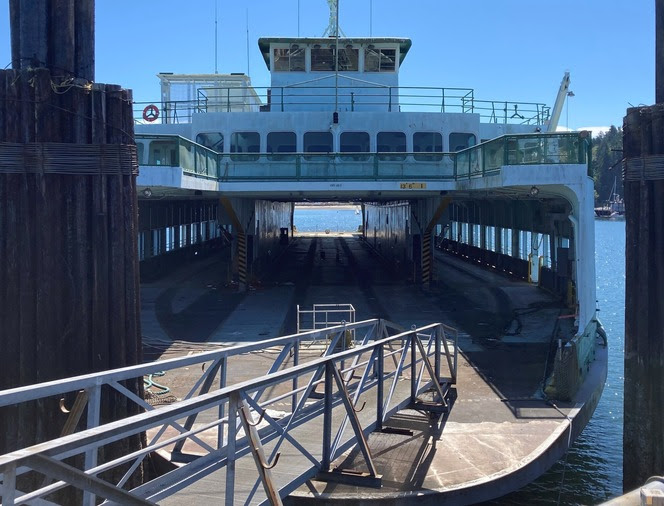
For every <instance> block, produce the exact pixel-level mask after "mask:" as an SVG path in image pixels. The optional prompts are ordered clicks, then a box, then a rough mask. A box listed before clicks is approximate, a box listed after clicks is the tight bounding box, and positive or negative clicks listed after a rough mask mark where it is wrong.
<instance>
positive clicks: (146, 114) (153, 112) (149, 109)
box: [143, 104, 159, 123]
mask: <svg viewBox="0 0 664 506" xmlns="http://www.w3.org/2000/svg"><path fill="white" fill-rule="evenodd" d="M158 117H159V107H157V106H156V105H154V104H150V105H148V106H145V109H143V119H144V120H145V121H149V122H150V123H152V122H153V121H157V118H158Z"/></svg>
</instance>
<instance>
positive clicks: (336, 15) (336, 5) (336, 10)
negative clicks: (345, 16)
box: [328, 0, 339, 117]
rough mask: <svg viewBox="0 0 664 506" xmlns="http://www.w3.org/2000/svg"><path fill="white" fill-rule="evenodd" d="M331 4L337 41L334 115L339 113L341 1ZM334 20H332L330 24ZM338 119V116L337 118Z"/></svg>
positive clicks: (335, 49) (334, 0)
mask: <svg viewBox="0 0 664 506" xmlns="http://www.w3.org/2000/svg"><path fill="white" fill-rule="evenodd" d="M328 2H329V4H330V13H331V9H332V4H334V21H335V25H336V26H335V30H334V37H335V39H336V41H335V45H336V47H335V48H334V113H335V114H338V112H339V0H328ZM331 22H332V20H330V23H331ZM337 117H338V116H337Z"/></svg>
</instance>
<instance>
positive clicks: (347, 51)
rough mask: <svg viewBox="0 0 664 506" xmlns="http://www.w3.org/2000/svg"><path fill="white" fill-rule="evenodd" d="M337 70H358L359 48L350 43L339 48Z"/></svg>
mask: <svg viewBox="0 0 664 506" xmlns="http://www.w3.org/2000/svg"><path fill="white" fill-rule="evenodd" d="M339 70H340V71H341V72H356V71H358V70H360V50H359V49H357V48H354V47H353V46H351V45H350V44H349V45H347V46H346V47H344V48H342V47H340V48H339Z"/></svg>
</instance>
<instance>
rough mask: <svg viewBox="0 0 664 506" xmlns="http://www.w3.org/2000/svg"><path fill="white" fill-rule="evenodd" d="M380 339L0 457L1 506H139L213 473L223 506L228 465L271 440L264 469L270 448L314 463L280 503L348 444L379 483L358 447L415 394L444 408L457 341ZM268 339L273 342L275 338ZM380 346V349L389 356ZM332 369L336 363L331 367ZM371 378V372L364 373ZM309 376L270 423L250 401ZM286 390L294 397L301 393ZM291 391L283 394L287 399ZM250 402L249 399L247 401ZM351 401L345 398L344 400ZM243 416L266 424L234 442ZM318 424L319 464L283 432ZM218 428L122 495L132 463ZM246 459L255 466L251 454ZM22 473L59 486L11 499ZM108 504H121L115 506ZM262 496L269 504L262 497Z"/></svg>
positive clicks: (417, 336)
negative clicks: (221, 478)
mask: <svg viewBox="0 0 664 506" xmlns="http://www.w3.org/2000/svg"><path fill="white" fill-rule="evenodd" d="M374 321H375V320H374ZM360 323H361V322H360ZM358 324H359V323H358ZM345 327H346V326H341V329H340V331H339V332H337V335H336V337H335V339H334V340H333V342H332V343H331V344H330V346H331V348H332V349H333V347H334V345H335V344H336V341H338V340H339V339H340V338H341V337H342V336H343V335H344V333H345ZM336 330H339V328H338V327H337V328H336ZM330 331H331V329H324V330H321V331H320V332H325V333H328V334H329V333H330ZM381 332H382V333H381V334H380V335H376V336H374V339H375V338H376V337H378V339H375V340H374V341H373V342H371V343H369V342H364V343H363V344H361V345H359V346H357V347H355V348H354V349H351V350H347V351H342V352H338V353H331V354H330V355H328V356H325V357H322V358H318V359H314V360H313V361H311V362H308V363H304V364H298V365H295V366H292V367H288V368H285V369H282V370H277V371H273V372H270V373H268V374H266V375H264V376H261V377H258V378H254V379H251V380H246V381H241V382H239V383H237V384H235V385H231V386H226V387H223V388H220V389H218V390H216V391H213V392H208V393H205V394H202V395H199V396H197V397H195V398H191V399H186V400H183V401H180V402H177V403H174V404H172V405H170V406H166V407H162V408H160V409H155V410H152V411H149V412H145V413H141V414H138V415H134V416H131V417H128V418H125V419H123V420H118V421H115V422H111V423H108V424H105V425H102V426H99V427H97V428H92V429H87V430H84V431H82V432H79V433H76V434H73V435H70V436H66V437H62V438H59V439H56V440H53V441H49V442H46V443H42V444H39V445H36V446H33V447H30V448H26V449H22V450H19V451H16V452H13V453H9V454H6V455H4V456H0V472H2V473H3V485H2V489H0V490H2V494H3V504H6V505H12V504H14V503H15V501H19V502H23V501H27V500H32V499H37V498H40V497H44V496H47V495H48V494H50V493H52V492H53V491H55V490H58V489H60V488H63V487H64V486H67V485H72V486H74V487H76V488H79V489H82V490H84V491H85V492H86V493H87V496H86V497H87V498H88V500H89V501H90V504H94V497H93V495H95V494H96V495H98V496H100V497H104V498H107V499H111V500H114V501H118V500H120V501H124V502H127V501H129V502H127V503H134V504H146V502H145V501H146V500H148V499H149V500H158V499H160V498H162V497H165V496H168V495H171V494H172V493H174V492H176V491H178V490H181V489H182V488H184V487H185V486H186V485H187V484H188V483H189V482H190V481H191V480H194V479H200V478H202V477H203V476H205V475H207V474H209V473H211V472H213V471H214V470H216V469H219V468H221V467H226V468H227V471H226V489H225V492H226V503H227V504H232V501H233V497H234V494H233V490H234V485H235V472H234V469H235V461H236V460H237V459H238V458H240V457H241V456H243V455H246V454H248V453H249V452H250V451H252V452H253V451H254V450H255V449H256V448H261V449H262V448H263V444H264V443H266V442H268V441H272V440H274V439H275V438H279V439H278V442H277V444H276V446H275V447H274V448H273V454H272V456H271V457H270V459H269V462H272V463H275V458H277V457H276V456H275V455H276V452H277V450H278V448H279V446H280V444H281V443H282V442H283V441H286V440H287V441H289V442H291V443H292V444H294V445H295V447H296V448H297V449H298V450H299V451H300V453H301V454H302V455H303V456H304V457H306V458H307V459H308V460H309V461H311V462H312V463H315V464H314V465H313V466H311V467H310V468H309V469H308V471H306V472H304V473H302V474H301V475H299V476H297V477H296V478H295V479H293V481H291V482H290V483H289V484H287V485H286V486H284V487H283V488H282V489H281V490H280V491H279V493H280V494H282V495H283V494H286V493H288V492H289V491H290V490H292V489H293V487H294V486H297V485H298V484H299V483H301V482H302V481H303V480H304V479H306V478H308V477H311V476H313V474H315V473H317V472H323V474H324V473H326V472H327V473H329V472H330V466H331V463H332V461H333V459H334V458H336V457H337V456H338V455H340V454H341V452H343V451H345V449H348V448H350V447H351V446H352V445H354V444H357V445H358V446H359V448H360V450H361V452H362V454H363V456H364V458H365V461H366V463H367V465H368V467H369V469H370V475H371V477H372V478H373V479H377V480H379V479H380V477H379V476H378V475H377V471H376V469H375V466H374V465H373V462H372V458H371V454H370V451H369V449H368V446H367V444H366V440H365V437H366V435H367V434H368V433H369V432H371V430H373V429H374V428H376V427H378V428H380V427H381V426H382V423H383V422H384V420H385V419H386V418H387V417H388V416H389V415H390V414H391V413H393V412H395V411H396V410H398V409H399V408H400V407H402V406H404V405H406V404H407V403H408V402H417V401H418V397H417V396H418V395H421V394H422V393H423V392H425V391H428V390H431V391H432V392H434V394H433V395H434V396H436V395H437V396H438V397H437V399H438V401H437V402H438V405H439V406H441V407H445V408H447V409H449V407H450V405H449V400H448V393H449V391H448V390H447V389H448V388H449V387H450V386H452V385H453V384H454V383H455V382H456V374H457V371H456V369H457V338H458V335H457V333H456V331H455V330H454V329H452V328H450V327H447V326H445V325H442V324H431V325H427V326H424V327H421V328H412V329H411V330H408V331H406V332H403V333H399V334H396V335H393V336H387V335H386V333H385V332H386V330H385V326H382V328H381ZM448 333H451V334H452V346H453V350H450V343H449V342H448V340H449V339H448ZM291 337H292V336H291ZM427 338H428V339H427ZM277 340H279V338H277ZM269 341H271V342H274V341H275V340H269ZM394 344H397V345H399V346H400V347H398V348H397V350H396V351H394V350H393V349H392V346H393V345H394ZM432 347H433V348H434V351H433V353H432V352H431V349H432ZM388 348H389V350H390V352H389V353H388ZM395 354H400V355H401V358H400V360H399V363H398V367H397V368H396V369H395V370H393V371H387V370H385V368H384V366H385V359H386V357H388V356H392V355H394V356H396V355H395ZM431 355H433V357H434V360H433V364H432V363H431V361H430V360H429V357H430V356H431ZM367 356H368V357H369V358H368V360H365V361H363V362H361V363H360V359H361V358H362V357H367ZM408 357H410V361H407V358H408ZM349 360H353V365H352V366H351V367H349V368H345V367H344V365H343V364H344V362H345V361H349ZM338 364H340V367H339V366H338ZM443 365H446V366H447V369H448V373H449V376H448V377H445V378H444V379H443V377H442V376H441V368H442V366H443ZM361 367H364V372H363V374H362V378H361V380H359V381H357V382H355V383H353V381H352V380H353V378H352V373H353V371H354V370H355V369H358V368H361ZM406 370H408V371H409V372H410V378H409V379H410V382H409V383H410V396H408V395H405V397H406V398H405V399H403V400H401V402H398V403H397V404H396V405H394V406H392V405H391V400H392V396H393V394H394V392H395V386H396V385H397V383H399V382H398V379H399V377H400V376H401V374H402V373H403V372H404V371H406ZM425 371H426V373H427V374H428V376H429V378H430V379H429V380H428V381H426V382H425V381H423V375H424V373H425ZM372 372H373V374H371V373H372ZM311 373H313V375H312V376H311V378H310V379H309V382H308V384H307V386H306V387H305V388H304V391H303V392H302V394H301V395H299V396H297V397H298V400H297V406H296V407H295V408H294V409H293V411H292V413H291V414H290V415H288V416H286V417H284V418H282V419H281V420H280V421H279V422H277V421H275V420H274V419H272V418H271V417H269V415H267V414H266V413H265V407H264V406H265V405H268V404H270V403H272V402H274V399H270V400H264V401H262V402H260V400H259V398H258V397H259V395H258V393H259V392H260V393H261V394H262V393H263V392H265V391H266V390H267V389H268V387H276V386H277V385H279V384H283V383H288V382H290V381H293V382H294V383H293V384H294V385H296V380H297V379H298V378H299V377H301V376H303V375H304V376H306V375H309V374H311ZM390 378H393V381H392V386H391V388H390V393H389V395H388V396H387V397H385V396H384V388H383V385H384V383H385V381H386V380H388V379H390ZM441 381H442V383H441ZM321 382H322V384H324V386H325V393H326V395H325V397H324V398H323V399H322V400H321V401H318V403H314V404H315V405H311V403H310V402H309V397H310V394H311V393H312V392H313V390H314V388H315V385H316V384H317V383H321ZM334 384H336V385H337V388H338V393H337V394H336V395H333V394H332V386H333V385H334ZM443 385H445V386H443ZM373 387H376V389H377V390H376V392H377V395H376V413H375V416H374V415H373V414H371V415H368V416H369V419H366V417H365V418H363V419H362V421H360V418H359V417H358V415H357V412H356V411H357V410H356V409H355V407H354V404H355V403H356V402H357V401H358V399H359V397H360V395H362V394H363V393H366V392H367V391H368V390H369V389H370V388H373ZM353 388H354V390H353ZM295 390H300V391H302V389H295ZM353 392H354V394H353ZM436 392H437V394H436ZM292 393H293V392H288V394H292ZM252 394H256V395H254V396H252ZM351 394H353V399H352V400H351ZM296 395H297V394H296ZM278 397H279V396H278ZM281 397H283V395H282V396H281ZM227 402H228V403H230V404H229V415H222V414H220V415H219V417H218V419H215V420H214V421H213V422H210V423H207V424H205V425H204V426H203V427H197V428H196V429H193V430H191V429H190V430H188V431H185V432H182V433H180V434H179V435H177V436H175V437H171V438H170V439H168V440H166V441H158V437H155V438H154V439H153V440H152V441H150V442H149V443H148V445H147V446H146V447H145V448H143V449H141V450H138V451H135V452H133V453H131V454H128V455H124V456H122V457H120V458H118V459H115V460H114V461H111V462H107V463H105V464H103V465H100V466H97V465H96V463H95V464H94V465H89V463H88V462H87V460H86V464H85V467H84V470H83V471H81V470H78V469H76V468H74V467H71V466H68V465H66V464H64V463H63V462H61V461H62V460H63V459H66V458H69V457H72V456H75V455H79V454H87V453H88V452H90V451H93V452H95V453H96V452H97V451H98V450H99V449H100V448H101V447H102V446H105V445H107V444H110V443H112V442H115V441H118V440H121V439H123V438H126V437H130V436H132V435H135V434H137V433H140V432H144V431H146V430H148V429H150V428H156V427H159V426H165V424H171V425H172V424H173V423H175V422H176V421H177V420H179V419H182V418H184V417H187V416H192V415H195V414H196V413H199V412H202V411H205V410H210V409H212V408H215V407H219V406H221V405H223V404H224V403H227ZM335 406H337V408H340V407H341V406H343V408H344V410H345V420H349V421H350V425H351V426H352V428H353V432H354V437H351V438H350V439H347V440H344V439H343V437H342V435H343V428H344V427H345V423H346V422H345V421H344V423H343V425H342V427H341V428H340V429H339V431H338V433H337V437H335V438H334V440H333V439H332V433H331V423H330V422H331V416H332V410H333V409H335ZM321 407H322V411H321V409H320V408H321ZM252 410H253V411H254V412H256V413H258V414H260V416H261V418H262V417H263V416H265V418H266V420H267V421H268V426H267V427H265V428H264V429H261V430H260V431H259V430H255V431H254V430H253V429H252V430H250V431H249V434H245V437H243V438H239V436H238V432H237V430H238V427H239V426H240V424H242V425H243V426H244V427H252V426H253V425H255V423H254V422H253V415H251V411H252ZM342 412H343V411H342ZM319 416H322V417H323V443H324V444H323V450H322V451H323V453H322V456H321V457H320V458H318V457H316V456H314V455H312V453H311V452H310V451H308V450H306V449H305V448H304V447H303V446H302V445H301V444H300V443H299V442H298V441H296V440H295V439H294V437H293V435H292V434H290V432H289V431H290V429H292V428H294V427H296V426H300V425H302V424H303V423H309V422H311V421H312V420H314V419H316V418H317V417H319ZM361 423H362V424H363V425H364V426H362V425H361ZM221 424H227V425H228V431H229V437H228V440H227V442H226V444H225V445H219V447H218V448H217V449H212V448H210V449H209V450H208V454H207V455H205V456H202V457H200V458H199V459H197V460H195V461H193V462H190V463H187V464H185V465H183V466H182V467H180V468H177V469H175V470H173V471H171V472H169V473H167V474H165V475H163V476H161V477H160V478H157V479H155V480H152V481H151V482H148V483H147V484H144V485H141V486H139V487H137V488H135V489H133V490H132V491H130V492H127V491H126V490H124V489H123V485H124V484H125V482H126V479H128V477H129V475H130V474H131V471H132V470H133V469H135V468H136V466H137V463H140V461H141V460H142V459H143V458H144V457H145V456H146V455H147V454H148V453H150V452H152V451H154V450H155V449H156V448H162V447H164V446H165V445H166V444H171V443H173V442H177V441H180V440H184V439H187V438H189V437H191V436H192V435H193V434H196V433H200V432H202V431H204V430H207V429H209V428H212V427H218V426H220V425H221ZM256 438H258V439H256ZM333 441H334V443H333ZM261 452H262V450H261ZM254 457H255V459H258V457H256V455H254ZM132 460H134V465H133V466H132V467H131V469H130V471H129V472H128V473H127V474H125V477H124V478H123V479H122V480H121V481H120V482H119V483H118V484H112V483H109V482H107V481H103V480H101V479H99V478H97V477H96V476H97V475H98V474H99V473H101V472H103V471H106V470H108V469H111V468H114V467H116V466H118V465H121V464H125V463H129V462H131V461H132ZM267 462H268V461H263V460H260V459H258V460H256V463H257V465H259V464H265V463H267ZM29 470H36V471H38V472H40V473H42V474H44V475H46V476H48V477H49V478H53V479H56V480H60V481H58V482H56V483H54V484H52V485H43V486H42V487H41V488H38V489H37V490H34V491H32V492H29V493H27V494H23V493H20V494H22V495H21V496H20V497H16V493H17V492H16V476H17V475H20V474H22V473H24V472H27V471H29ZM264 471H268V469H265V466H264ZM259 474H260V476H261V478H260V481H261V482H262V485H263V486H264V487H265V488H266V491H267V490H268V487H274V483H272V482H271V480H272V478H271V477H270V473H267V472H264V473H259ZM46 483H48V482H46ZM166 485H168V487H166ZM272 491H274V489H273V490H272ZM118 497H120V498H121V499H117V498H118ZM268 497H270V495H269V494H268ZM122 498H124V499H122ZM128 498H129V499H128Z"/></svg>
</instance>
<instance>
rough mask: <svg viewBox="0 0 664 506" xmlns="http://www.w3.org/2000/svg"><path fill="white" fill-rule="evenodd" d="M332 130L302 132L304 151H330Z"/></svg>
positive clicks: (331, 148) (331, 150)
mask: <svg viewBox="0 0 664 506" xmlns="http://www.w3.org/2000/svg"><path fill="white" fill-rule="evenodd" d="M333 151H334V149H333V147H332V132H307V133H305V134H304V152H305V153H332V152H333Z"/></svg>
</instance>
